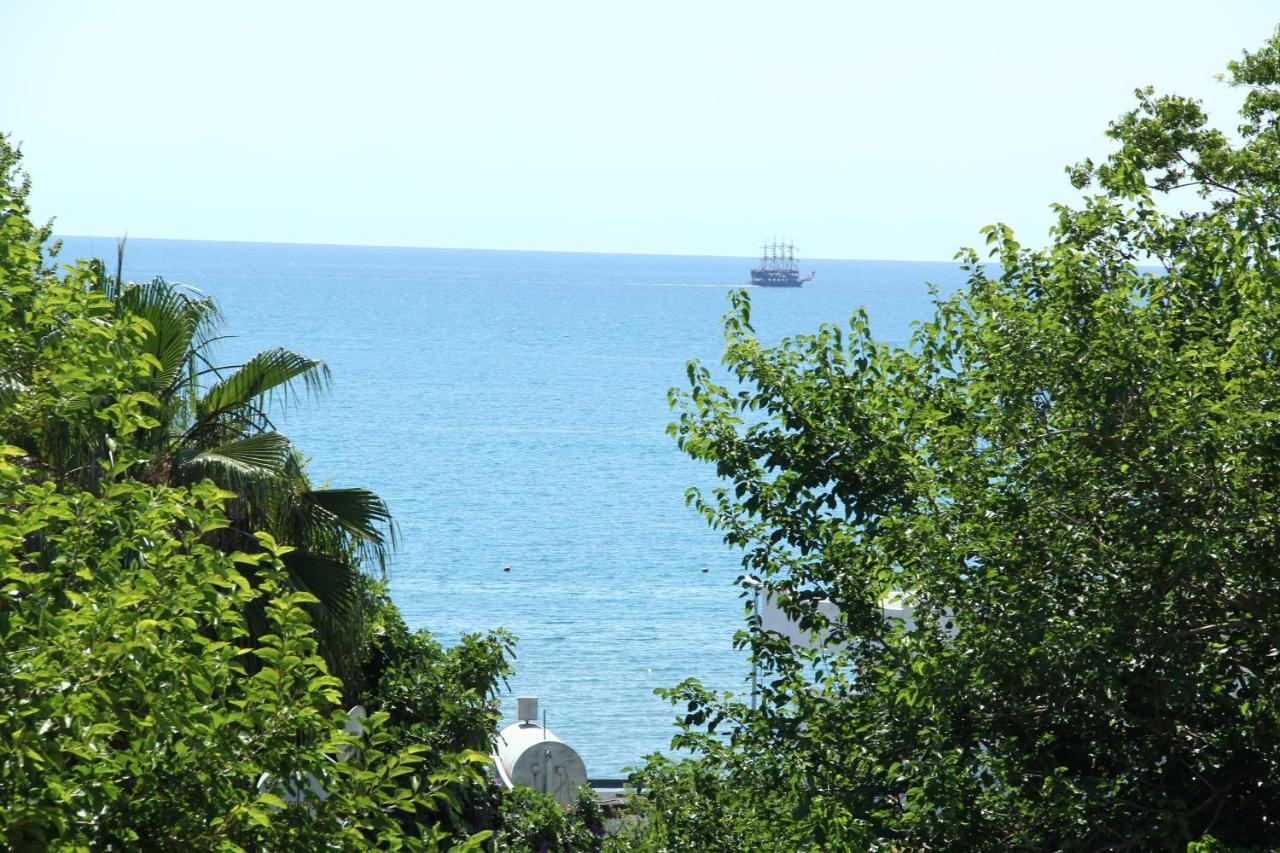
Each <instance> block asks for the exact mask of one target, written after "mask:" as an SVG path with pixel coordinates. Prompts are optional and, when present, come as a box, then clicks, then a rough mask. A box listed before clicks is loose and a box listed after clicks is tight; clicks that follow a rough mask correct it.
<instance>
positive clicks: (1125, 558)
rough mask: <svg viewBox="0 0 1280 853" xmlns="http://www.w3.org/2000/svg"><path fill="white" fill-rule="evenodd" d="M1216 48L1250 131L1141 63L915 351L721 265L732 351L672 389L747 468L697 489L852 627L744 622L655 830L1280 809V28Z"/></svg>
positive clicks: (690, 727) (1165, 835) (1125, 830)
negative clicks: (1052, 196) (1034, 240)
mask: <svg viewBox="0 0 1280 853" xmlns="http://www.w3.org/2000/svg"><path fill="white" fill-rule="evenodd" d="M1228 79H1229V81H1230V83H1231V84H1232V85H1234V86H1238V87H1241V88H1242V89H1243V90H1244V102H1243V109H1242V111H1241V114H1242V116H1243V117H1244V123H1243V125H1242V126H1241V127H1240V129H1239V139H1238V140H1237V141H1232V140H1231V138H1230V137H1229V136H1228V135H1227V134H1226V133H1224V132H1222V131H1219V130H1216V129H1213V128H1212V127H1210V126H1209V125H1208V120H1207V117H1206V116H1205V114H1204V113H1203V111H1202V109H1201V108H1200V106H1199V104H1197V103H1196V102H1194V101H1192V100H1188V99H1185V98H1180V97H1171V96H1161V97H1157V96H1156V95H1155V94H1154V92H1153V91H1152V90H1150V89H1147V90H1141V91H1140V92H1139V93H1138V98H1139V103H1138V106H1137V108H1136V109H1135V110H1133V111H1132V112H1130V113H1129V114H1127V115H1125V116H1123V117H1122V118H1121V119H1120V120H1118V121H1117V122H1115V123H1114V124H1113V125H1112V126H1111V129H1110V131H1109V135H1110V136H1111V137H1112V138H1113V139H1114V140H1115V141H1116V142H1117V143H1118V147H1117V149H1116V151H1115V152H1114V153H1112V154H1111V155H1110V156H1108V157H1107V158H1106V160H1105V161H1104V162H1103V163H1101V164H1100V165H1095V164H1093V163H1091V162H1089V161H1086V162H1085V163H1083V164H1081V165H1079V166H1077V167H1075V168H1073V169H1071V170H1070V173H1071V177H1072V180H1073V183H1075V185H1076V186H1077V187H1079V188H1082V189H1083V188H1087V187H1095V188H1096V192H1095V193H1094V194H1092V195H1088V196H1086V197H1085V198H1084V199H1083V202H1082V203H1081V204H1080V205H1079V206H1077V207H1075V208H1071V207H1067V206H1059V207H1057V212H1058V215H1059V218H1058V223H1057V225H1056V227H1055V228H1054V229H1053V231H1052V234H1051V241H1050V244H1049V246H1048V247H1047V248H1045V249H1028V248H1025V247H1023V246H1020V245H1019V244H1018V243H1017V242H1016V241H1015V239H1014V236H1013V234H1012V232H1011V231H1010V229H1008V228H1007V227H1005V226H1003V225H995V226H991V227H988V228H987V229H984V232H985V235H986V238H987V243H988V246H989V247H990V252H989V256H990V258H991V259H992V260H993V261H994V264H993V265H991V266H989V267H988V266H985V265H984V264H983V263H982V262H981V261H980V259H979V257H978V255H977V253H975V252H973V251H967V252H964V253H962V254H961V256H960V258H961V260H962V262H963V265H964V267H965V268H966V270H967V271H968V273H969V282H968V286H967V287H966V288H965V289H964V290H963V291H962V292H960V293H958V294H956V295H955V296H954V297H951V298H948V299H944V300H943V299H940V300H939V301H937V303H936V312H935V315H934V317H933V318H932V319H931V320H930V321H928V322H925V323H923V324H921V325H920V326H918V328H917V329H916V332H915V334H914V337H913V339H912V342H911V344H910V345H909V346H908V347H906V348H895V347H890V346H886V345H883V344H881V343H878V342H877V341H875V340H873V339H872V338H871V337H870V335H869V332H868V326H867V319H866V317H865V315H864V314H862V313H861V312H858V313H855V315H854V316H853V318H852V321H851V323H850V326H849V328H847V329H842V328H837V327H830V326H828V327H823V328H822V329H820V330H819V331H818V332H817V333H816V334H813V335H808V336H800V337H796V338H794V339H789V340H785V341H783V342H782V343H781V344H780V345H779V346H777V347H766V346H763V345H761V344H760V343H759V342H758V341H757V340H756V339H755V338H754V336H753V333H752V329H751V325H750V303H749V301H748V299H747V297H746V295H745V294H742V293H739V294H736V295H735V296H734V306H733V310H732V311H731V313H730V314H729V315H728V317H727V319H726V324H725V333H726V339H727V349H726V355H725V365H726V367H727V369H728V372H729V374H731V377H732V379H731V381H730V382H729V383H722V382H717V381H716V379H715V377H714V376H713V375H712V373H711V371H709V370H708V369H706V368H705V367H703V366H701V365H698V364H693V365H691V366H690V372H689V377H690V388H689V390H688V391H686V392H679V393H675V394H674V404H675V406H676V407H677V409H678V411H679V420H678V422H677V423H676V424H673V432H674V434H675V435H676V437H677V439H678V441H679V444H680V446H681V447H682V448H683V449H684V450H685V451H686V452H687V453H689V454H691V455H692V456H694V457H695V458H698V459H701V460H705V461H708V462H711V463H714V464H715V465H716V468H717V471H718V473H719V474H720V476H721V477H722V478H724V479H725V480H726V481H727V485H726V486H725V487H723V488H720V489H717V490H715V491H714V492H711V493H708V494H703V493H697V492H694V493H692V494H691V496H690V499H691V501H692V502H693V503H694V504H695V505H696V506H697V507H698V509H699V510H701V511H702V512H703V513H704V514H705V515H706V517H707V518H708V520H709V521H710V523H711V524H712V525H714V526H715V527H717V528H718V529H720V530H722V531H724V535H725V540H726V542H728V543H729V544H731V545H733V546H736V547H739V548H742V549H743V551H744V556H743V565H744V568H745V569H746V570H747V571H748V572H750V573H752V574H754V575H758V576H760V577H761V578H762V579H763V580H764V582H765V586H766V587H767V589H768V590H769V591H770V592H771V593H772V594H773V595H775V596H776V597H777V598H778V599H779V601H780V602H781V603H782V604H783V606H784V608H785V609H787V610H788V612H789V614H790V615H791V616H792V617H793V618H796V619H797V620H799V621H800V622H801V623H802V624H803V625H805V626H806V627H808V628H810V629H814V630H815V631H816V630H817V629H822V631H823V632H824V633H825V634H826V635H828V636H829V640H828V641H827V644H826V645H821V644H819V647H818V648H817V649H815V650H807V649H804V648H796V647H792V646H790V645H788V644H787V643H786V642H785V641H783V640H782V639H781V638H780V637H778V636H776V635H769V634H767V633H766V632H762V631H759V630H757V629H758V624H755V623H753V624H751V625H749V628H750V629H751V630H749V631H747V632H744V633H742V634H740V635H739V639H740V642H742V643H744V644H746V645H747V646H748V647H749V648H750V651H751V654H752V655H753V657H754V659H755V661H756V662H757V664H758V665H759V666H760V668H761V672H762V678H761V683H762V689H761V695H760V701H759V705H758V707H757V708H755V709H752V708H751V707H749V706H748V705H747V704H746V703H744V702H742V701H741V700H738V699H734V698H733V697H726V696H719V695H716V694H713V693H710V692H708V691H705V690H703V689H702V688H701V687H700V686H699V685H698V684H697V683H696V682H687V683H685V684H684V685H681V686H680V687H679V688H677V689H676V690H674V691H671V694H670V695H671V697H672V698H673V700H675V701H679V702H682V703H686V714H685V716H684V719H683V731H682V733H681V734H680V735H679V736H678V737H677V739H676V740H677V743H678V744H681V745H684V746H688V747H691V748H693V749H694V750H695V752H697V753H698V754H699V757H698V758H697V759H696V760H695V761H694V762H693V763H691V764H681V763H676V764H668V763H665V762H655V763H651V765H650V766H649V768H648V770H647V771H646V773H645V774H644V775H642V777H641V778H640V782H641V784H642V785H643V787H644V792H645V795H646V797H647V800H646V801H647V803H648V810H647V814H648V816H649V818H650V820H649V823H648V824H647V825H646V826H645V827H644V829H643V833H644V835H645V839H644V843H645V844H647V845H649V846H653V847H657V848H660V849H691V847H690V846H688V845H687V843H686V842H685V841H684V840H683V839H687V838H689V837H694V835H695V834H696V833H702V836H700V837H702V838H705V839H707V843H706V844H705V849H730V848H735V849H742V847H744V846H745V847H754V848H756V849H777V850H784V849H785V850H789V849H797V848H809V847H815V848H824V849H827V848H855V849H856V848H870V847H884V848H892V849H902V848H914V847H925V846H928V847H930V848H951V849H992V850H995V849H1000V850H1003V849H1009V848H1015V847H1027V848H1035V849H1053V848H1078V849H1112V850H1131V849H1151V848H1165V847H1175V846H1176V847H1182V846H1185V845H1187V844H1188V843H1193V842H1194V843H1197V844H1201V843H1202V844H1205V845H1213V844H1214V843H1221V844H1225V845H1228V846H1231V847H1238V848H1259V847H1264V846H1270V845H1272V844H1274V842H1275V840H1276V839H1277V838H1278V837H1280V827H1278V826H1277V821H1280V716H1278V712H1277V707H1278V705H1277V702H1278V701H1280V673H1278V672H1277V659H1280V633H1278V632H1277V631H1276V625H1275V614H1276V613H1277V612H1280V500H1278V499H1280V400H1278V392H1277V389H1280V234H1278V233H1277V227H1276V222H1277V212H1278V211H1280V207H1278V203H1280V33H1278V34H1277V35H1276V36H1275V37H1273V38H1272V39H1271V40H1270V41H1268V42H1267V44H1266V45H1265V46H1264V47H1263V48H1262V49H1261V50H1259V51H1258V52H1256V53H1252V54H1245V55H1244V57H1243V58H1242V59H1241V60H1240V61H1238V62H1233V63H1231V64H1230V66H1229V75H1228ZM1180 191H1181V192H1187V191H1190V192H1194V193H1197V194H1198V195H1199V197H1200V199H1201V200H1199V201H1196V200H1195V199H1191V200H1190V201H1191V204H1190V209H1178V208H1177V205H1178V199H1179V198H1180V197H1181V196H1179V195H1178V193H1179V192H1180ZM1153 265H1154V266H1153ZM890 594H894V595H899V596H903V597H905V598H906V599H907V600H908V601H909V602H910V604H911V605H912V606H913V607H914V611H915V613H914V619H913V620H911V621H910V622H907V623H904V622H901V621H898V620H886V619H885V618H884V617H883V613H882V609H881V602H882V600H883V599H884V597H885V596H886V595H890ZM823 598H826V599H829V600H831V601H832V602H834V603H835V604H836V605H837V606H838V608H839V612H840V616H839V618H838V619H837V620H836V621H835V622H834V623H833V624H828V623H827V619H826V617H824V616H822V615H821V614H820V613H819V611H818V609H817V603H818V602H819V600H821V599H823ZM722 733H723V734H724V737H723V739H721V737H720V735H721V734H722ZM762 816H763V819H762ZM1214 839H1216V842H1215V841H1214Z"/></svg>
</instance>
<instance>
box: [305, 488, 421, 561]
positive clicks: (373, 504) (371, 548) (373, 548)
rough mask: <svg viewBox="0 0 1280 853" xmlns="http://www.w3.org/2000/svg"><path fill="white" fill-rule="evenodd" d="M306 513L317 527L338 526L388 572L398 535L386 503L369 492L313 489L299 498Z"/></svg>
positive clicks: (364, 490) (353, 489) (355, 489)
mask: <svg viewBox="0 0 1280 853" xmlns="http://www.w3.org/2000/svg"><path fill="white" fill-rule="evenodd" d="M300 500H301V504H302V508H303V511H304V512H305V513H306V514H307V516H308V518H309V520H310V522H311V523H312V524H313V525H317V526H329V525H336V526H337V527H338V528H339V529H340V530H341V531H342V532H343V533H344V534H345V535H346V536H347V537H349V539H350V540H351V541H352V542H353V544H355V545H356V547H358V548H359V549H360V550H361V551H362V552H364V554H365V555H366V556H368V557H371V558H373V559H374V560H376V561H377V562H378V566H379V568H380V569H382V570H383V571H385V570H386V565H387V558H388V556H389V553H388V552H389V551H390V550H392V549H394V548H395V547H396V544H397V539H398V533H397V531H396V526H395V521H394V520H393V519H392V517H391V511H390V510H389V509H388V508H387V503H386V501H384V500H383V499H382V498H381V497H379V496H378V495H377V494H375V493H374V492H371V491H369V490H368V489H360V488H350V489H313V490H311V491H308V492H305V493H303V494H302V495H301V496H300Z"/></svg>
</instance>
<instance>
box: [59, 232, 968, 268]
mask: <svg viewBox="0 0 1280 853" xmlns="http://www.w3.org/2000/svg"><path fill="white" fill-rule="evenodd" d="M53 239H54V240H66V239H76V240H108V241H111V242H112V244H113V245H114V244H115V243H118V242H119V241H120V240H121V239H123V240H125V241H126V242H128V241H129V240H154V241H157V242H169V243H235V244H248V245H253V246H324V247H329V248H336V249H420V250H423V251H443V252H510V253H513V254H514V253H523V254H537V255H624V256H633V257H648V258H726V259H734V260H739V259H743V258H754V257H755V255H716V254H709V253H705V252H608V251H603V250H594V251H593V250H586V249H492V248H484V247H480V246H405V245H398V244H392V243H325V242H319V243H311V242H297V241H293V240H219V239H212V238H202V237H143V236H136V237H130V236H129V235H128V234H125V235H124V237H123V238H121V237H106V236H103V235H99V234H58V233H54V234H53ZM806 260H810V261H871V262H880V263H895V264H958V263H959V261H957V260H956V259H954V258H952V259H950V260H945V261H939V260H919V259H903V258H824V257H812V258H807V259H806Z"/></svg>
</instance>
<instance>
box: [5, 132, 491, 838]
mask: <svg viewBox="0 0 1280 853" xmlns="http://www.w3.org/2000/svg"><path fill="white" fill-rule="evenodd" d="M17 166H18V158H17V152H16V150H15V149H13V148H12V147H10V146H9V145H8V143H7V141H6V140H5V139H4V138H3V137H0V216H2V217H3V218H0V238H2V239H3V242H2V243H0V275H2V277H0V803H3V806H0V846H5V847H6V848H7V849H91V848H92V849H175V850H188V849H223V850H241V849H248V850H259V849H274V850H312V849H410V850H430V849H439V848H441V847H448V846H450V845H454V846H455V847H456V849H477V848H478V847H479V846H480V845H482V844H483V843H485V842H486V841H487V840H488V838H489V836H490V835H491V832H490V831H489V830H481V831H478V832H477V831H475V829H476V827H475V825H474V824H471V823H467V822H466V821H465V820H464V819H463V816H464V809H465V803H464V799H465V798H466V797H467V796H470V795H471V792H473V791H477V790H484V787H483V785H484V776H483V773H482V766H483V765H484V764H486V763H487V757H486V755H485V754H484V753H483V752H478V751H476V750H474V749H470V748H469V747H470V746H472V745H475V746H478V747H480V748H481V749H483V748H485V746H486V744H487V741H486V735H485V734H484V732H485V730H486V727H488V731H489V732H491V731H492V722H491V717H490V715H489V713H488V711H487V707H485V710H484V711H483V712H478V711H477V710H476V709H477V705H479V706H482V707H484V704H483V703H484V702H485V701H486V700H487V698H488V697H490V696H491V695H492V692H493V689H494V685H495V684H496V681H497V678H498V673H500V672H502V671H504V669H505V667H506V662H505V657H504V655H505V654H506V653H507V651H508V641H507V640H506V639H505V638H497V637H495V638H487V639H481V638H472V639H470V640H468V641H467V642H465V643H464V644H463V646H462V647H460V650H458V651H455V652H444V651H443V650H441V649H440V648H439V647H438V646H434V645H432V643H431V641H430V640H429V638H428V637H426V636H425V635H408V634H407V632H404V633H405V634H406V635H407V636H409V637H411V639H410V640H407V641H405V644H404V645H403V648H401V649H400V651H402V652H403V653H404V654H405V655H415V654H418V653H421V652H425V651H431V652H432V653H433V654H434V655H435V657H434V658H433V659H432V660H431V661H429V662H418V663H417V666H418V670H416V672H417V674H418V678H417V681H416V682H414V687H416V688H417V689H420V690H421V691H423V692H424V693H427V694H433V696H434V698H433V701H434V702H435V703H436V704H435V705H430V703H427V704H424V705H423V706H422V707H423V708H425V707H428V706H429V705H430V707H433V708H435V709H436V711H435V713H434V715H431V714H428V713H425V712H423V713H421V714H420V715H419V719H417V720H415V721H408V720H406V719H405V718H404V717H405V715H404V714H403V713H400V712H399V709H397V713H400V719H398V720H397V721H395V722H393V721H392V720H391V713H390V712H389V711H388V710H382V709H379V708H377V707H375V708H373V709H372V713H371V714H370V715H369V717H368V718H367V719H366V720H365V721H364V732H363V734H362V735H359V736H357V735H352V734H348V733H347V732H346V731H345V726H346V724H347V723H348V719H347V716H346V715H345V714H344V713H342V712H341V711H340V710H339V708H340V703H341V702H342V699H343V696H342V687H343V682H342V681H340V680H339V679H338V678H335V677H334V676H333V675H331V674H330V667H329V665H328V663H327V661H326V660H325V657H324V656H322V654H321V652H327V653H329V654H330V655H331V656H332V646H329V647H328V648H327V649H326V647H325V646H324V645H322V644H321V640H322V639H323V636H324V635H323V634H318V633H317V631H316V628H315V624H314V622H313V614H314V615H315V616H316V617H317V618H319V619H320V620H321V621H322V624H323V622H324V620H326V619H329V620H333V618H334V614H335V613H336V611H335V609H334V608H333V607H321V606H320V601H319V599H318V596H317V595H314V594H313V591H317V592H324V588H323V583H324V581H323V578H325V577H326V575H325V573H324V572H323V571H322V570H323V569H325V568H326V566H323V565H321V566H318V565H316V564H315V561H316V560H319V559H328V560H330V561H331V563H334V564H338V563H340V564H341V565H340V566H338V567H337V570H340V572H341V571H345V572H346V573H347V574H348V575H350V574H351V573H352V572H353V570H354V566H355V565H356V560H357V559H358V556H359V554H358V552H359V550H360V548H361V546H362V545H370V546H371V547H372V548H373V549H374V550H375V551H376V549H378V548H380V547H381V545H382V540H381V539H380V538H378V537H380V536H381V533H380V532H378V530H377V529H376V528H378V526H380V525H381V524H383V523H384V522H386V521H387V520H388V517H387V515H386V510H385V506H384V505H383V504H382V503H381V501H380V500H378V499H377V498H376V496H373V495H371V493H368V492H365V491H363V490H358V489H333V490H316V489H311V488H310V486H309V484H308V483H307V482H306V478H305V476H304V475H303V474H302V472H301V466H300V464H298V461H297V454H296V452H295V451H293V450H292V448H291V447H290V446H289V445H288V443H287V440H284V439H283V437H281V436H278V434H276V433H274V431H273V430H270V429H268V428H266V427H265V426H264V423H263V421H262V420H260V416H261V413H262V406H261V404H262V403H263V402H264V401H265V399H266V397H265V395H267V394H269V393H270V391H271V390H272V387H273V384H272V383H273V382H276V383H278V384H277V385H276V386H274V387H277V388H278V387H280V384H287V382H288V381H289V380H291V379H293V378H296V377H298V376H301V375H302V374H304V373H307V372H308V371H313V370H314V364H313V363H308V364H302V363H301V362H299V361H298V360H297V359H293V358H289V357H286V356H283V355H280V354H279V353H276V354H274V355H269V356H268V357H264V358H262V359H259V360H257V361H256V362H254V363H253V364H251V365H249V366H246V367H243V368H240V369H239V370H237V371H236V372H234V373H231V374H230V375H229V376H227V377H225V378H224V379H223V380H222V381H220V382H217V383H215V384H214V385H213V386H212V387H211V388H210V389H209V390H208V392H207V393H206V391H205V390H203V389H202V386H201V384H200V383H199V382H196V381H195V380H194V379H193V378H192V371H193V364H194V360H193V353H195V352H198V351H199V349H200V348H201V346H202V343H201V340H202V338H201V334H202V328H203V326H202V322H203V318H204V317H207V316H209V312H210V311H211V310H212V309H211V306H209V305H207V304H204V303H200V302H198V301H196V302H193V301H191V300H188V299H186V298H185V297H181V296H180V295H179V294H177V293H176V292H174V291H171V290H166V287H167V286H165V285H163V283H160V284H156V285H153V286H152V287H151V288H150V289H146V288H144V289H138V288H125V287H121V286H120V283H119V281H118V279H117V280H115V281H114V282H113V281H112V280H111V279H109V278H108V277H106V276H105V274H104V273H103V270H102V265H101V264H97V263H81V264H77V265H75V266H71V267H66V268H64V269H63V270H61V271H60V273H59V274H55V273H54V272H53V271H52V270H51V269H50V268H49V267H48V265H47V263H46V256H45V254H44V249H43V245H42V244H43V242H44V241H45V240H47V237H48V231H47V229H39V228H35V227H33V226H32V225H31V223H30V221H29V213H30V212H29V210H28V208H27V206H26V194H27V187H28V183H27V181H26V179H25V177H24V176H21V174H20V173H19V172H18V168H17ZM246 370H248V371H249V372H250V373H252V376H249V375H248V374H247V373H246V372H245V371H246ZM300 371H301V372H300ZM246 376H247V377H248V378H243V379H241V378H237V377H246ZM218 389H222V390H218ZM210 394H212V395H213V397H212V401H210ZM184 454H185V455H184ZM228 472H232V473H234V474H235V475H237V476H236V477H231V478H228V477H227V476H225V475H227V474H228ZM218 480H222V481H223V483H226V484H229V485H233V486H236V487H238V488H237V490H235V491H231V490H227V489H225V488H221V487H220V485H219V483H218V482H217V481H218ZM268 498H269V499H268ZM264 528H265V530H266V532H263V530H264ZM275 533H281V534H282V536H276V535H274V534H275ZM299 555H302V556H303V557H305V558H307V560H309V561H310V562H300V561H299ZM327 568H329V569H330V574H329V575H327V576H332V574H333V572H334V571H335V567H334V566H333V565H330V566H327ZM308 571H309V572H311V574H309V575H308V574H307V572H308ZM355 577H356V578H357V579H358V578H359V577H360V576H359V575H358V574H356V575H355ZM308 578H313V579H314V580H308ZM349 586H350V591H349V592H348V593H347V595H348V598H349V600H350V607H349V611H350V615H352V616H354V617H357V618H354V619H351V620H350V621H349V622H348V623H347V624H348V626H350V625H355V626H357V627H358V626H359V625H360V624H361V623H360V621H359V619H358V617H359V615H360V612H361V605H362V604H365V603H366V602H362V601H361V600H360V598H359V596H358V594H357V593H358V589H359V584H358V583H355V582H351V583H350V584H349ZM371 606H372V605H371ZM376 609H377V613H376V616H377V618H376V620H375V621H376V623H377V624H391V623H393V622H395V621H397V620H398V615H397V614H396V613H395V611H394V608H393V607H392V606H391V604H390V602H389V601H387V600H386V599H385V597H383V598H381V599H379V600H378V601H377V607H376ZM339 615H342V616H344V617H345V616H346V615H347V614H339ZM334 624H335V622H334V621H330V622H329V624H328V627H329V628H330V629H332V628H333V627H334ZM400 629H401V630H402V631H403V624H402V623H400ZM362 638H363V635H362V634H361V633H360V632H359V631H355V632H354V635H353V637H352V640H353V641H354V642H353V647H352V649H351V653H350V657H349V658H345V659H341V660H349V661H351V662H352V664H353V666H354V665H357V664H360V663H363V664H366V665H367V664H369V662H370V660H371V658H372V657H373V652H371V651H369V650H368V649H367V648H365V647H363V646H360V645H358V644H359V641H360V640H361V639H362ZM381 649H382V647H381V646H379V652H378V653H379V654H381V653H382V651H381ZM397 665H398V666H401V667H402V668H403V669H404V670H405V671H407V672H409V671H415V670H414V666H415V664H414V663H413V662H412V661H409V660H401V661H399V662H398V664H397ZM396 671H397V672H399V671H400V670H396ZM432 678H439V679H442V681H439V682H432V681H431V679H432ZM448 679H458V681H457V683H453V682H449V681H447V680H448ZM380 683H381V682H380ZM387 683H388V684H394V683H396V679H395V678H389V679H387ZM404 689H405V691H406V692H407V691H408V690H409V687H408V686H407V685H406V686H405V688H404ZM477 697H479V698H477ZM410 698H411V697H406V698H405V700H404V703H403V704H406V705H407V704H409V700H410ZM388 704H389V703H388ZM470 714H474V717H469V716H468V715H470ZM433 726H437V727H440V731H439V732H437V731H436V730H435V729H433V728H432V727H433Z"/></svg>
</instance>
